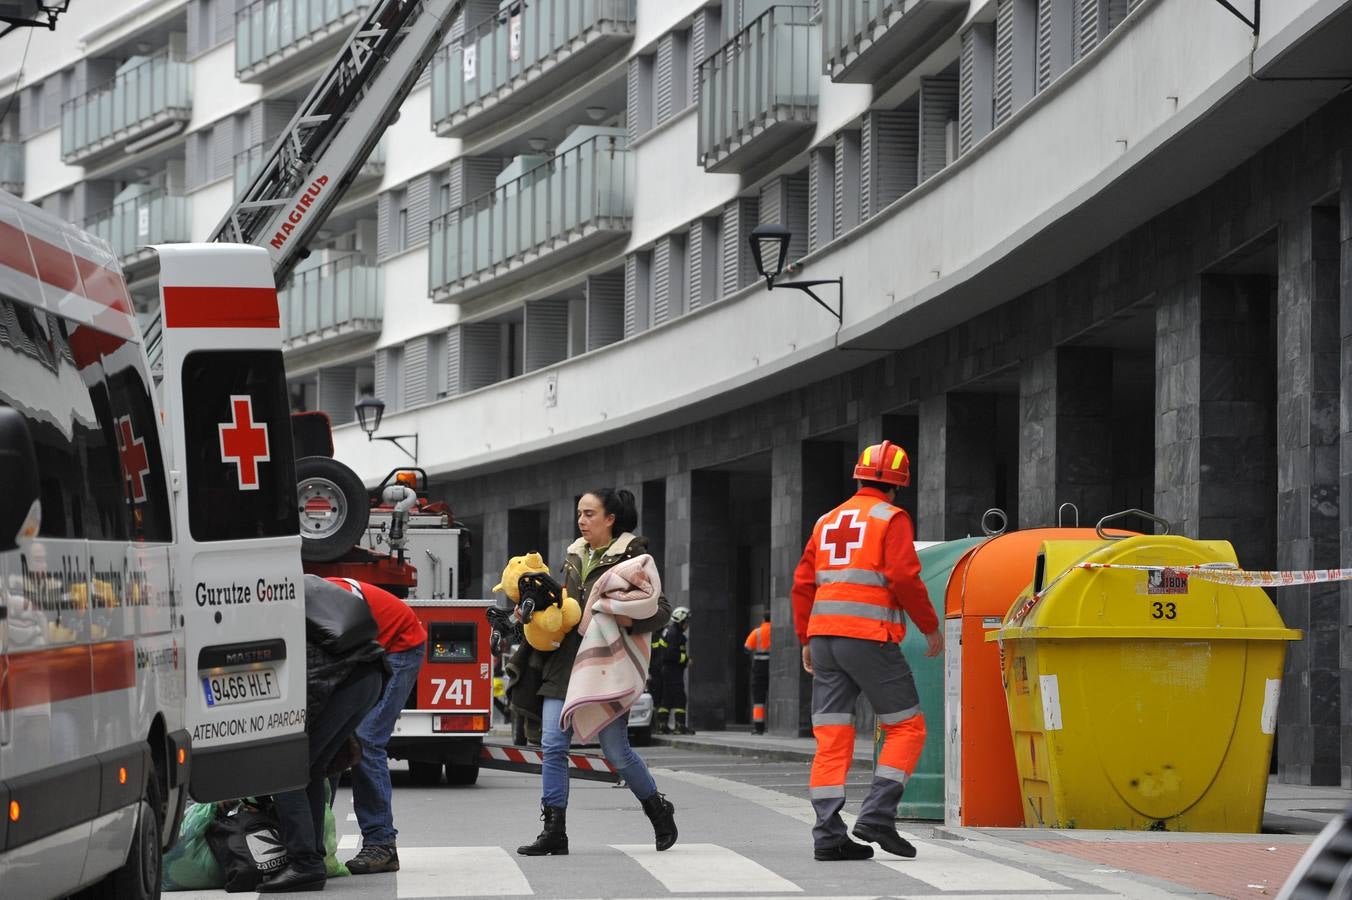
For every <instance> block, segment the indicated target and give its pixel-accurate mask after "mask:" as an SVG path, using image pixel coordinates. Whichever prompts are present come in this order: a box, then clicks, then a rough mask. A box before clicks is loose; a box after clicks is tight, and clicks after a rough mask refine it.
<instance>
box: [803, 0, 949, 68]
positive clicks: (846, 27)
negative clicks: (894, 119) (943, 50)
mask: <svg viewBox="0 0 1352 900" xmlns="http://www.w3.org/2000/svg"><path fill="white" fill-rule="evenodd" d="M968 5H969V4H968V2H967V0H823V7H822V24H823V26H824V27H825V28H826V39H825V52H826V71H827V73H828V74H829V75H830V76H831V80H832V81H843V82H850V83H854V84H871V83H883V84H887V83H890V82H892V81H895V80H896V78H897V77H900V76H901V75H902V74H904V73H906V72H907V71H908V70H910V69H911V68H913V67H914V66H915V65H916V64H917V63H919V62H920V61H921V60H922V59H923V58H924V57H925V56H926V55H927V54H929V53H930V52H931V51H932V50H933V49H934V48H935V47H937V46H938V45H939V44H940V43H942V42H943V41H945V40H946V39H948V38H949V37H951V36H952V35H953V34H954V33H955V32H956V31H957V30H958V26H959V25H961V24H962V19H963V15H964V14H965V13H966V12H967V8H968ZM889 73H892V74H893V76H894V77H891V78H889V77H888V74H889Z"/></svg>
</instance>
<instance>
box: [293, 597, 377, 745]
mask: <svg viewBox="0 0 1352 900" xmlns="http://www.w3.org/2000/svg"><path fill="white" fill-rule="evenodd" d="M377 634H379V629H378V628H377V626H376V620H375V617H374V616H372V615H371V607H370V606H368V605H367V603H366V601H365V600H364V599H362V598H361V597H358V596H357V595H356V594H353V593H351V592H350V591H348V590H347V589H345V588H340V587H338V585H336V584H332V583H330V582H328V581H325V580H324V579H323V578H320V577H318V576H316V575H306V576H305V718H306V721H309V722H313V721H314V720H315V719H316V718H317V717H318V716H319V715H320V714H321V713H322V712H323V710H324V707H325V705H327V704H328V702H329V698H330V697H332V696H333V692H334V691H335V690H336V689H337V688H338V686H339V685H340V684H342V683H343V682H344V681H346V680H347V679H348V678H350V677H352V675H353V673H355V672H357V671H358V670H359V669H363V668H375V669H379V671H380V672H381V675H382V680H388V679H389V676H390V669H389V663H388V662H387V661H386V660H385V648H384V647H381V646H380V644H378V643H377V642H376V635H377ZM383 689H384V688H383V686H382V690H383Z"/></svg>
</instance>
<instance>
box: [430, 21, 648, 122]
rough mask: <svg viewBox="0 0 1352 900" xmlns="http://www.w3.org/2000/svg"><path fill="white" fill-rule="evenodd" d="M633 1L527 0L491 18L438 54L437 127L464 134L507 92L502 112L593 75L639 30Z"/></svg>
mask: <svg viewBox="0 0 1352 900" xmlns="http://www.w3.org/2000/svg"><path fill="white" fill-rule="evenodd" d="M634 8H635V0H529V2H519V3H516V4H514V5H512V6H511V7H510V8H505V9H503V10H502V11H500V12H498V13H497V14H495V15H493V16H492V17H490V18H488V19H485V20H484V21H482V22H480V23H479V24H478V25H477V26H475V27H474V28H472V29H469V30H468V31H467V32H466V33H465V35H464V37H462V38H461V39H460V43H459V44H458V45H456V46H452V47H447V48H445V49H443V50H441V51H440V52H439V53H438V54H437V55H436V57H435V58H434V59H433V61H432V127H433V128H435V129H436V131H437V133H438V134H440V135H443V136H447V135H449V136H452V137H460V136H461V135H462V134H463V133H464V132H466V131H469V130H470V129H471V128H477V127H479V126H481V125H484V124H487V123H488V122H489V121H490V120H491V119H493V116H491V115H490V114H489V111H490V110H491V109H494V108H497V107H498V106H499V105H500V104H501V101H503V100H507V99H509V98H510V100H511V103H510V104H501V105H503V106H504V107H510V109H506V108H504V109H503V110H502V111H501V113H500V115H501V116H505V115H506V114H507V113H508V112H509V111H512V110H515V109H517V108H518V107H519V105H520V104H524V103H528V102H534V101H538V100H539V98H540V97H542V96H545V95H547V94H549V93H551V92H562V91H565V90H568V89H571V88H573V87H576V86H577V85H576V83H575V82H573V81H571V76H573V75H578V76H581V77H584V78H585V77H587V74H588V69H589V68H590V67H593V66H594V64H595V63H596V62H597V60H598V59H600V58H602V57H604V56H605V55H606V54H607V53H608V52H609V51H610V50H612V49H615V48H617V47H619V46H621V45H623V44H625V43H628V42H629V41H630V40H631V39H632V38H633V34H634ZM546 72H548V73H550V77H549V78H547V79H542V78H541V77H540V76H541V75H543V74H544V73H546ZM471 120H474V121H473V122H471Z"/></svg>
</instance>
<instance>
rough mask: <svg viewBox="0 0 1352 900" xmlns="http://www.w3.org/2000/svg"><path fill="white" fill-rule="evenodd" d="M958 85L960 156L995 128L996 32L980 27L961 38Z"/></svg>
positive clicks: (965, 32)
mask: <svg viewBox="0 0 1352 900" xmlns="http://www.w3.org/2000/svg"><path fill="white" fill-rule="evenodd" d="M958 77H959V84H958V152H959V153H966V152H967V151H968V150H969V149H971V147H972V145H973V144H975V143H976V142H977V141H979V140H981V139H982V138H983V137H985V136H986V135H987V134H990V130H991V128H992V126H993V125H994V119H995V103H994V96H993V90H994V86H995V29H994V27H993V26H992V25H990V24H988V23H978V24H975V25H973V26H972V27H971V28H968V29H967V30H966V31H964V32H963V34H962V56H961V63H960V66H959V76H958Z"/></svg>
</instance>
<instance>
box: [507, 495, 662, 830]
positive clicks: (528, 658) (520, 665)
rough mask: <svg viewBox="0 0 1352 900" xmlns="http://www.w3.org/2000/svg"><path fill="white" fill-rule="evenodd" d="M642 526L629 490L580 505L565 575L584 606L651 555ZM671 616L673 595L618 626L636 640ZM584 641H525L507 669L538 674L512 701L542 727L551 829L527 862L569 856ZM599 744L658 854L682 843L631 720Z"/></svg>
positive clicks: (572, 637) (574, 634)
mask: <svg viewBox="0 0 1352 900" xmlns="http://www.w3.org/2000/svg"><path fill="white" fill-rule="evenodd" d="M637 527H638V511H637V507H636V506H635V503H634V495H633V494H631V493H630V492H629V491H624V490H619V491H617V490H615V489H613V488H600V489H597V490H594V491H588V492H587V493H585V494H583V495H582V497H581V498H580V499H579V500H578V503H577V529H578V531H579V532H580V533H581V535H582V536H581V537H579V538H578V539H577V540H576V541H574V542H573V543H572V544H571V545H570V546H569V547H568V550H567V555H566V559H565V561H564V564H563V572H564V586H565V587H566V588H567V590H568V593H569V594H570V595H571V596H573V597H575V598H576V599H577V601H578V602H579V603H581V604H582V605H583V607H584V608H585V607H586V606H587V602H588V595H589V594H590V593H591V590H592V588H593V586H594V585H595V584H596V583H597V581H598V580H599V579H600V578H601V576H602V575H604V574H605V573H606V572H608V571H610V570H611V569H613V568H614V567H615V566H616V565H618V564H619V563H622V562H624V561H626V560H631V559H634V558H635V557H638V556H642V555H644V554H647V553H648V542H647V541H646V540H644V539H643V538H642V537H639V536H638V535H636V534H634V533H633V531H634V529H635V528H637ZM670 610H671V606H670V604H669V603H668V602H667V599H666V597H662V596H659V597H658V603H657V612H656V613H655V614H654V615H652V616H651V617H649V618H647V619H641V620H639V621H633V620H631V619H627V618H625V617H623V616H617V617H616V621H618V622H619V624H620V625H621V626H622V627H625V628H628V629H629V631H630V634H633V635H648V634H651V633H652V632H654V631H656V630H658V629H659V628H661V627H662V626H663V625H665V624H666V622H667V619H668V617H669V616H670ZM581 643H582V638H581V635H580V634H579V633H578V630H577V629H574V630H572V631H570V632H568V634H567V635H565V636H564V639H563V642H562V643H561V644H560V645H559V648H558V649H557V650H554V651H552V652H549V653H543V652H541V651H539V650H536V649H535V648H533V647H531V646H530V644H528V643H523V644H522V645H521V649H520V650H518V651H517V653H516V655H515V656H513V657H512V661H511V662H510V663H509V664H508V670H509V671H512V672H514V673H520V672H525V671H526V670H527V668H528V667H535V668H536V669H538V673H536V677H533V678H526V679H517V678H515V677H514V679H513V681H514V683H515V682H517V681H521V682H522V683H529V684H537V685H538V687H537V688H536V689H535V691H534V693H533V694H532V695H531V696H529V697H522V696H518V693H517V692H513V693H512V696H511V700H512V705H513V707H518V708H522V709H524V710H526V711H528V712H530V713H532V714H533V715H535V716H537V717H538V718H539V719H540V721H541V723H542V729H543V733H542V735H541V747H542V750H543V756H544V760H543V762H542V764H541V766H540V769H541V772H540V776H541V809H540V818H541V819H543V820H544V823H545V824H544V830H543V831H541V832H540V834H539V836H538V837H536V839H535V841H534V842H533V843H530V844H524V845H522V846H521V847H518V848H517V851H516V852H517V853H520V854H521V855H522V856H548V855H555V856H566V855H567V854H568V830H567V812H568V748H569V745H570V743H571V741H572V729H571V728H564V727H563V725H562V723H561V722H560V716H561V714H562V713H563V705H564V699H565V698H566V697H567V695H568V683H569V680H570V679H571V677H572V673H573V664H574V662H575V661H576V658H577V652H578V648H579V646H581ZM597 740H598V741H599V743H600V744H601V752H603V753H604V754H605V756H606V759H608V760H609V761H610V763H611V765H613V766H614V767H615V769H616V771H618V772H619V774H620V777H622V778H623V779H624V783H625V784H626V785H628V787H629V790H630V791H632V792H633V794H634V796H635V797H636V798H637V799H638V801H639V803H641V804H642V805H643V812H644V813H645V814H646V815H647V816H648V820H649V821H650V822H651V823H652V826H653V838H654V842H655V845H656V847H657V849H658V850H666V849H668V848H669V847H671V846H672V845H673V844H675V843H676V819H675V813H676V808H675V807H674V806H673V805H672V803H671V801H670V800H668V799H667V798H666V797H664V796H662V794H660V793H659V792H658V790H657V784H656V782H654V781H653V776H652V774H651V773H650V772H649V771H648V767H647V765H645V764H644V762H643V759H642V758H641V757H640V756H639V755H638V754H637V753H635V752H634V750H633V748H632V747H630V746H629V722H628V717H627V716H620V717H619V718H617V719H615V720H614V721H612V722H611V723H610V724H608V725H606V726H605V727H604V728H602V729H601V732H600V734H599V735H598V736H597Z"/></svg>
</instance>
